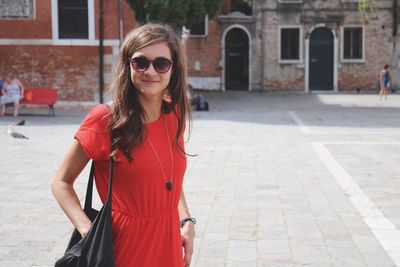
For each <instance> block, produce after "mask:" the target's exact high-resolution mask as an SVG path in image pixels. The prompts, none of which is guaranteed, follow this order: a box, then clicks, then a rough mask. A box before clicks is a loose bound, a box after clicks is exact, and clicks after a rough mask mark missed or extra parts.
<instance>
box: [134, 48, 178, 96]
mask: <svg viewBox="0 0 400 267" xmlns="http://www.w3.org/2000/svg"><path fill="white" fill-rule="evenodd" d="M132 59H135V60H133V61H132ZM165 59H167V60H165ZM154 60H156V62H154ZM168 60H169V61H171V60H172V58H171V51H170V49H169V47H168V45H167V44H166V43H165V42H163V43H156V44H152V45H149V46H146V47H143V48H141V49H139V50H138V51H136V52H135V53H134V54H133V55H132V57H131V64H130V68H131V81H132V83H133V85H134V86H135V88H136V89H137V90H138V92H139V96H141V97H146V98H149V97H151V98H153V97H162V96H163V94H164V90H165V89H166V88H167V86H168V84H169V81H170V79H171V70H172V66H170V67H169V69H168V70H167V71H165V70H166V69H167V67H168V65H169V63H170V62H168ZM148 61H151V62H152V63H151V64H148V63H149V62H148ZM154 65H156V68H154ZM147 66H148V67H147ZM146 67H147V68H146ZM157 70H158V71H157ZM160 71H161V72H160ZM164 71H165V72H164Z"/></svg>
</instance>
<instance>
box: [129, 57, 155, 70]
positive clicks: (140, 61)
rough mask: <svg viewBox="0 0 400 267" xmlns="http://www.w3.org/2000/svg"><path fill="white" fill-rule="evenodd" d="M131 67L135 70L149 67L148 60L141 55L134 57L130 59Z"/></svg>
mask: <svg viewBox="0 0 400 267" xmlns="http://www.w3.org/2000/svg"><path fill="white" fill-rule="evenodd" d="M131 64H132V67H133V68H134V69H135V70H137V71H144V70H146V69H147V68H148V67H149V64H150V62H149V61H148V60H147V59H146V58H143V57H135V58H132V60H131Z"/></svg>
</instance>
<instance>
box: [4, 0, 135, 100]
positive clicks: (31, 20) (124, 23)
mask: <svg viewBox="0 0 400 267" xmlns="http://www.w3.org/2000/svg"><path fill="white" fill-rule="evenodd" d="M98 3H99V1H95V0H87V1H58V0H20V1H0V62H1V64H0V74H1V75H3V76H5V75H6V74H7V73H10V72H12V73H15V74H16V75H17V76H18V77H19V78H20V79H21V81H23V83H24V85H25V86H27V87H52V88H54V89H56V90H57V91H58V96H59V100H60V101H63V100H65V101H88V102H98V100H99V22H98V21H99V17H98V14H99V4H98ZM119 3H120V5H119ZM103 14H104V15H103V20H104V31H103V32H104V81H105V84H106V85H107V84H109V83H110V80H111V74H112V69H113V68H114V66H115V63H116V58H117V54H118V51H119V46H120V41H121V39H122V37H123V36H124V35H125V34H126V33H127V32H128V31H129V30H131V29H132V28H133V27H135V25H136V20H135V18H134V13H133V12H132V10H131V9H130V7H129V6H128V5H127V4H126V3H125V1H119V2H118V1H104V11H103Z"/></svg>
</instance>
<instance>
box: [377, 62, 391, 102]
mask: <svg viewBox="0 0 400 267" xmlns="http://www.w3.org/2000/svg"><path fill="white" fill-rule="evenodd" d="M379 80H380V85H381V91H380V93H379V95H380V97H381V99H382V97H385V100H386V99H387V94H388V90H389V87H390V81H391V77H390V72H389V65H388V64H386V65H385V66H384V67H383V70H381V73H380V75H379Z"/></svg>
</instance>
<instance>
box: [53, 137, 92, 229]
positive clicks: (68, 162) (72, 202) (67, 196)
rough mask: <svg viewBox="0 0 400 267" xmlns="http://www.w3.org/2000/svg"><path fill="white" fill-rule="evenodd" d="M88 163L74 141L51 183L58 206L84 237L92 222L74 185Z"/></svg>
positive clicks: (85, 156) (78, 145) (86, 157)
mask: <svg viewBox="0 0 400 267" xmlns="http://www.w3.org/2000/svg"><path fill="white" fill-rule="evenodd" d="M88 161H89V157H88V156H87V155H86V154H85V152H84V151H83V149H82V147H81V145H80V144H79V142H78V141H77V140H75V139H74V140H73V142H72V145H71V146H70V148H69V150H68V152H67V154H66V155H65V157H64V159H63V161H62V162H61V165H60V167H59V169H58V170H57V172H56V174H55V176H54V177H53V179H52V182H51V191H52V192H53V195H54V197H55V198H56V200H57V202H58V204H59V205H60V207H61V208H62V209H63V211H64V212H65V214H66V215H67V216H68V218H69V219H70V221H71V222H72V224H73V225H74V226H75V228H76V229H77V230H78V231H79V233H80V234H81V235H82V236H84V235H86V234H87V232H88V231H89V229H90V226H91V225H92V222H91V221H90V219H89V218H88V217H87V216H86V214H85V212H84V211H83V209H82V207H81V204H80V202H79V199H78V196H77V195H76V192H75V190H74V187H73V184H74V181H75V180H76V178H77V177H78V175H79V174H80V173H81V172H82V170H83V168H84V167H85V166H86V164H87V163H88Z"/></svg>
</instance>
